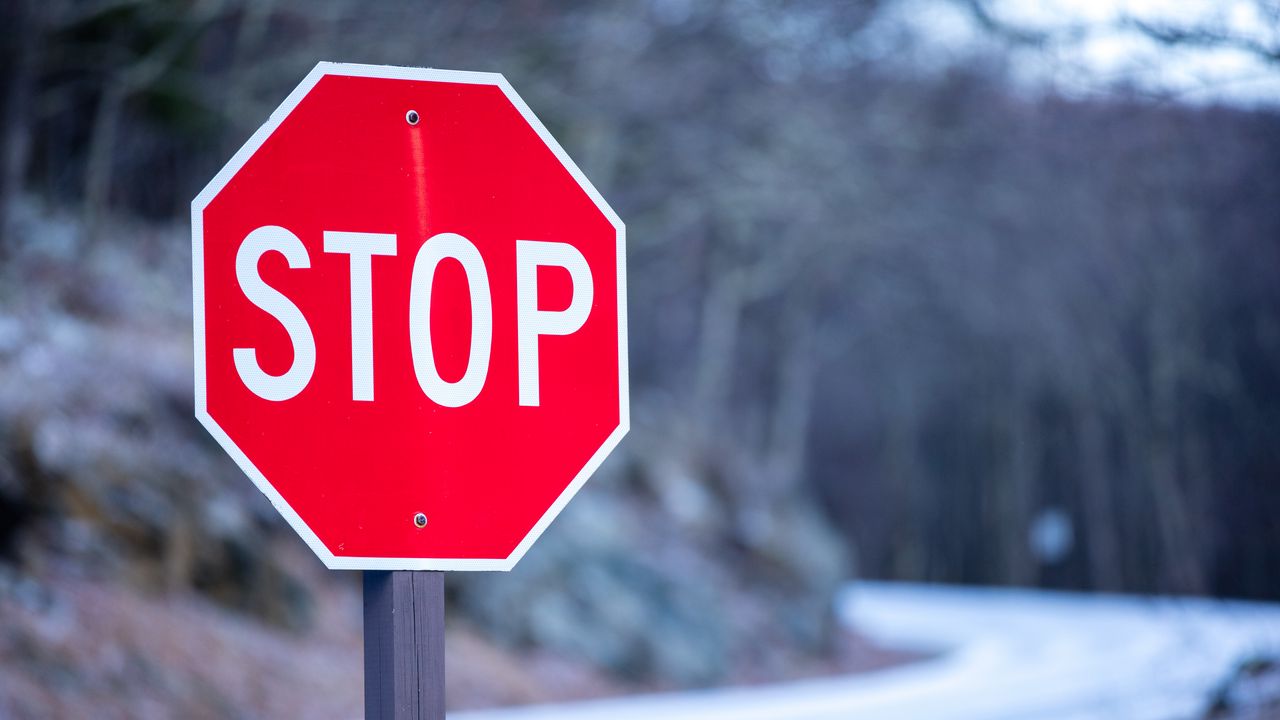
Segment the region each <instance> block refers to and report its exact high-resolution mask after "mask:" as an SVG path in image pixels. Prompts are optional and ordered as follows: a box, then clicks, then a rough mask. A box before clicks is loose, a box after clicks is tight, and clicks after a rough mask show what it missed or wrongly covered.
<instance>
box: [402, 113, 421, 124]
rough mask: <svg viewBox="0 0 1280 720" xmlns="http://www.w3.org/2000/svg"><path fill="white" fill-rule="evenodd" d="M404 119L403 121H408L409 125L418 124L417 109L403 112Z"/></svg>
mask: <svg viewBox="0 0 1280 720" xmlns="http://www.w3.org/2000/svg"><path fill="white" fill-rule="evenodd" d="M404 120H405V122H407V123H409V124H410V125H417V124H418V111H417V110H410V111H409V112H407V113H405V114H404Z"/></svg>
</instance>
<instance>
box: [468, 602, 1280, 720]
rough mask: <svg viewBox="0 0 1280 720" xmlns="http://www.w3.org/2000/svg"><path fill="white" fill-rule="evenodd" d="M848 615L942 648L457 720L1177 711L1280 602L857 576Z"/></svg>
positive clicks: (865, 625)
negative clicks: (796, 678) (858, 671)
mask: <svg viewBox="0 0 1280 720" xmlns="http://www.w3.org/2000/svg"><path fill="white" fill-rule="evenodd" d="M837 602H838V605H837V607H838V611H839V612H840V615H841V618H842V620H843V621H844V622H846V623H848V624H849V625H851V626H853V627H857V628H858V630H859V632H862V633H864V634H866V635H869V636H870V637H872V638H873V639H876V640H877V641H879V642H880V643H882V644H884V645H887V646H890V647H898V648H904V649H918V650H925V651H928V652H931V653H936V654H935V655H933V657H932V658H931V659H929V660H925V661H922V662H917V663H914V664H910V665H903V666H898V667H895V668H891V669H888V670H882V671H879V672H874V673H867V674H863V675H856V676H850V677H841V678H827V679H821V680H808V681H803V682H795V683H787V684H781V685H773V686H764V687H751V688H729V689H713V690H701V691H691V692H683V693H670V694H662V695H650V696H641V697H631V698H617V699H609V700H598V701H589V702H579V703H569V704H563V705H547V706H534V707H523V708H502V709H494V710H485V711H479V712H468V713H458V714H457V715H454V716H452V717H456V718H459V719H460V720H550V719H551V718H561V719H564V720H595V719H597V718H599V719H601V720H603V719H605V718H608V719H609V720H641V719H644V720H650V719H652V718H661V719H662V720H683V719H684V718H702V719H704V720H705V719H708V718H710V719H713V720H714V719H723V720H731V719H732V720H836V719H837V718H840V719H844V718H855V717H866V718H871V717H874V718H936V717H947V718H958V719H963V718H972V719H974V720H977V719H979V718H982V719H985V718H1052V719H1053V720H1059V719H1061V720H1066V719H1068V718H1070V719H1076V718H1081V719H1084V718H1126V719H1127V718H1135V719H1141V718H1182V717H1193V716H1198V715H1199V714H1200V713H1202V712H1203V710H1204V707H1205V704H1206V702H1207V699H1208V696H1209V693H1210V691H1211V689H1212V688H1213V687H1214V686H1215V685H1216V684H1217V683H1218V682H1219V681H1221V680H1222V679H1223V678H1224V677H1225V676H1226V675H1227V673H1228V672H1229V671H1230V670H1231V668H1232V667H1233V666H1234V664H1235V663H1236V662H1238V661H1239V660H1241V659H1243V658H1245V657H1248V656H1250V655H1254V654H1258V653H1268V652H1270V653H1274V652H1276V651H1278V650H1280V604H1265V603H1248V602H1235V601H1221V600H1210V599H1185V598H1167V597H1157V598H1142V597H1133V596H1119V595H1085V594H1075V593H1056V592H1045V591H1035V590H1015V589H992V588H969V587H946V586H930V585H914V584H901V583H881V582H859V583H857V584H856V585H853V586H850V587H849V588H847V589H846V590H845V591H844V592H843V593H842V594H841V596H840V598H839V599H838V601H837Z"/></svg>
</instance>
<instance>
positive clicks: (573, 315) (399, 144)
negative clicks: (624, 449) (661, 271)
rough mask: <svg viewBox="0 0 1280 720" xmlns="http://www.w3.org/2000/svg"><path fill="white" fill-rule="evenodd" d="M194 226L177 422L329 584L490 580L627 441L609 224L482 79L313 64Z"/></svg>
mask: <svg viewBox="0 0 1280 720" xmlns="http://www.w3.org/2000/svg"><path fill="white" fill-rule="evenodd" d="M191 224H192V249H193V258H194V261H193V262H194V272H193V277H194V285H195V289H194V304H195V366H196V415H197V417H198V418H199V419H200V421H201V422H202V423H203V424H204V426H205V427H206V428H207V429H208V430H209V432H210V433H212V434H213V436H214V437H215V438H217V440H218V442H219V443H221V445H222V447H223V448H224V449H225V450H226V451H227V452H228V453H229V454H230V455H231V456H232V457H233V458H235V460H236V462H237V463H239V465H240V467H241V468H242V469H243V470H244V471H245V473H246V474H248V475H249V477H250V478H252V479H253V481H254V482H255V483H256V484H257V485H258V487H259V488H260V489H261V490H262V492H264V493H266V495H267V497H268V498H270V499H271V502H272V503H273V504H274V505H275V506H276V508H277V509H278V510H279V511H280V512H281V514H283V515H284V517H285V518H286V519H288V521H289V523H290V524H292V525H293V528H294V530H296V531H297V532H298V534H300V535H301V536H302V537H303V539H304V540H306V541H307V543H308V544H309V545H310V546H311V548H312V549H313V550H314V551H315V552H316V554H317V555H319V556H320V558H321V559H322V560H323V561H324V563H325V564H326V565H328V566H329V567H331V568H345V569H380V570H390V569H412V570H426V569H434V570H507V569H510V568H511V567H512V566H513V565H514V564H515V563H516V562H517V561H518V560H519V559H520V557H521V556H522V555H523V554H524V553H525V551H526V550H528V548H529V546H530V545H531V544H532V543H533V541H534V540H536V539H537V537H538V535H539V534H541V533H542V531H543V530H544V529H545V528H546V527H547V525H548V524H549V523H550V522H551V520H552V519H553V518H554V517H555V516H556V514H557V513H558V512H559V511H560V510H561V509H562V508H563V507H564V505H565V503H567V502H568V501H569V499H570V498H571V497H572V496H573V494H574V493H575V492H576V491H577V490H578V488H579V487H581V485H582V484H583V483H584V482H586V480H587V477H588V476H590V475H591V473H592V472H593V471H594V470H595V469H596V468H597V467H598V466H599V465H600V463H601V462H602V461H603V460H604V458H605V456H607V455H608V454H609V452H610V451H611V450H612V449H613V447H614V446H616V445H617V444H618V441H619V440H620V439H621V438H622V436H623V435H624V434H626V432H627V423H628V408H627V342H626V337H627V333H626V327H627V326H626V303H625V299H626V288H625V280H626V274H625V263H624V261H625V258H624V236H623V226H622V222H621V221H620V220H619V219H618V217H617V215H615V214H614V212H613V211H612V210H611V209H610V208H609V206H608V205H607V204H606V203H605V201H604V200H603V198H601V197H600V194H599V193H598V192H596V190H595V188H593V187H592V186H591V183H589V182H588V181H587V179H586V178H585V177H584V176H583V175H582V172H581V171H580V170H579V169H578V168H577V166H576V165H574V164H573V161H572V160H570V159H569V157H568V156H567V155H566V154H565V152H564V150H563V149H562V148H561V147H560V146H559V145H558V144H557V143H556V141H555V140H554V139H553V138H552V137H551V135H550V133H548V132H547V129H546V128H545V127H543V125H542V123H541V122H539V121H538V119H537V118H536V117H534V115H533V113H532V112H531V111H530V110H529V107H528V106H527V105H525V103H524V101H523V100H521V99H520V97H519V96H518V95H516V93H515V91H514V90H513V89H512V88H511V86H510V85H509V84H508V83H507V81H506V80H505V79H504V78H503V77H502V76H501V75H493V74H485V73H466V72H451V71H445V70H428V69H417V68H394V67H378V66H364V65H339V64H332V63H321V64H320V65H318V66H316V68H315V69H314V70H312V71H311V73H310V74H309V75H308V76H307V77H306V79H305V80H303V82H302V84H300V85H299V86H298V87H297V89H295V90H294V91H293V93H291V94H290V95H289V97H288V98H287V99H286V100H285V102H284V104H283V105H281V106H280V108H279V109H277V110H276V111H275V112H274V113H273V114H272V115H271V119H270V120H269V121H268V122H267V124H266V125H264V126H263V127H262V128H261V129H259V130H258V132H257V133H255V134H254V136H253V137H252V138H251V139H250V140H249V142H248V143H246V144H245V146H244V147H243V148H241V149H240V151H239V152H238V153H236V155H235V157H233V158H232V159H231V162H229V163H228V164H227V166H226V167H224V168H223V169H222V170H221V171H220V172H219V173H218V174H217V176H216V177H214V179H213V181H212V182H210V183H209V186H208V187H206V188H205V189H204V191H203V192H201V193H200V195H199V197H197V198H196V199H195V201H194V202H193V203H192V206H191Z"/></svg>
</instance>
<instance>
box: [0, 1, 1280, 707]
mask: <svg viewBox="0 0 1280 720" xmlns="http://www.w3.org/2000/svg"><path fill="white" fill-rule="evenodd" d="M1250 7H1253V8H1254V10H1253V12H1254V13H1255V16H1256V18H1258V19H1259V21H1260V22H1261V23H1262V27H1261V31H1262V35H1261V36H1237V35H1233V34H1231V33H1229V32H1226V31H1225V30H1221V29H1220V28H1217V27H1216V26H1194V27H1189V26H1182V25H1178V24H1176V23H1174V24H1160V23H1153V22H1147V21H1138V20H1131V21H1129V24H1128V25H1127V26H1126V29H1127V30H1128V31H1131V32H1133V33H1136V34H1137V35H1139V36H1141V37H1143V38H1145V41H1146V42H1148V43H1150V44H1151V45H1152V46H1153V47H1156V48H1159V49H1160V51H1161V52H1168V53H1176V52H1182V51H1183V50H1185V49H1187V48H1199V49H1208V50H1215V51H1217V50H1221V51H1229V52H1234V53H1240V54H1244V55H1248V56H1250V57H1253V58H1255V59H1256V60H1257V61H1258V62H1259V63H1260V64H1261V66H1263V67H1267V68H1271V69H1272V70H1273V71H1275V72H1276V73H1280V6H1277V5H1276V4H1275V3H1273V2H1266V1H1265V0H1259V2H1257V3H1256V5H1251V6H1250ZM904 8H905V9H904ZM931 8H932V9H931ZM944 10H945V11H946V12H948V13H951V14H952V15H954V16H957V17H962V18H964V19H966V21H967V22H969V23H970V24H971V25H973V26H975V27H977V28H978V29H979V30H980V31H981V32H982V33H983V34H984V36H985V37H986V38H988V40H989V41H988V42H984V43H982V44H980V45H979V46H977V48H976V49H973V50H970V51H965V52H960V51H955V50H949V51H947V52H945V53H942V54H941V55H939V53H938V52H937V51H936V47H934V45H933V44H932V40H931V38H930V37H929V36H928V35H927V34H925V33H922V32H920V31H919V30H918V28H916V26H914V25H912V24H911V23H901V22H897V21H896V20H895V18H898V19H901V18H903V17H911V16H913V15H916V14H920V13H930V12H935V11H937V12H942V11H944ZM913 28H916V29H913ZM1062 32H1063V33H1064V35H1066V36H1067V37H1058V36H1056V35H1055V34H1054V31H1051V30H1045V29H1029V28H1027V27H1026V26H1023V25H1020V24H1017V23H1009V22H1005V21H1004V20H1003V19H1002V18H1001V17H999V16H998V15H997V14H995V13H994V12H993V11H992V9H991V8H989V7H987V6H986V5H984V4H982V3H980V2H962V1H956V2H947V1H946V0H940V1H939V2H935V3H932V4H930V3H924V2H919V1H915V2H908V1H907V0H901V1H899V2H894V0H860V1H858V2H841V1H838V0H801V1H798V2H784V1H783V0H709V1H708V2H691V1H688V0H650V1H649V2H600V3H560V2H550V1H548V0H521V1H519V2H510V3H499V2H486V1H477V2H466V3H462V2H459V3H426V2H421V3H409V2H394V3H393V2H386V3H382V2H379V3H355V2H337V1H335V0H307V1H305V2H304V1H303V0H260V1H250V0H173V1H171V2H141V1H139V0H103V1H91V0H85V1H81V2H72V1H70V0H46V1H41V2H37V1H35V0H9V1H8V2H5V3H3V6H2V7H0V58H2V59H0V658H3V662H2V663H0V667H2V668H3V669H0V715H5V710H6V706H5V705H4V704H3V703H4V702H8V703H10V704H9V705H8V706H7V709H8V710H9V712H10V713H11V714H13V715H17V716H24V715H25V714H26V713H27V712H31V713H32V714H35V711H34V710H33V708H42V709H48V708H54V709H55V710H57V711H59V712H62V713H66V714H69V715H76V714H80V715H84V714H85V712H84V711H85V710H86V709H87V708H94V709H95V711H96V713H101V712H103V711H104V708H108V707H114V706H112V705H110V703H120V704H121V707H126V708H128V710H127V711H125V713H124V714H125V715H128V716H142V715H145V714H146V712H143V710H145V709H147V708H150V709H151V711H154V712H155V713H158V714H159V716H165V715H169V714H172V713H181V711H190V712H194V713H197V714H200V715H208V716H232V717H234V716H240V715H242V714H249V715H257V714H267V715H281V716H307V717H313V716H325V715H329V714H337V715H341V714H343V713H347V714H354V713H358V708H359V707H360V705H359V689H360V686H359V682H360V681H359V668H360V664H359V656H358V644H359V596H358V592H357V591H356V587H357V585H356V584H355V583H354V582H353V580H352V577H350V575H351V574H345V573H340V574H326V573H325V572H324V571H323V569H322V568H321V567H320V565H319V563H318V562H317V561H315V560H314V559H313V558H311V557H310V556H309V554H308V551H307V550H306V548H305V546H303V545H302V544H301V543H300V542H299V541H297V539H296V538H295V537H294V536H293V534H292V533H291V532H290V531H289V530H288V528H287V527H286V526H285V525H284V523H283V522H282V521H280V520H279V519H278V518H277V517H276V515H275V513H274V511H273V510H272V508H271V507H270V505H269V504H268V503H267V502H266V501H265V500H264V499H263V498H262V497H260V496H259V495H258V494H257V491H256V490H255V489H254V488H253V486H252V484H251V483H250V482H248V481H247V480H246V479H245V478H243V477H242V476H241V474H240V473H239V471H238V470H237V469H236V467H235V466H234V464H232V463H231V461H230V460H228V459H227V458H225V457H223V456H222V453H221V451H220V450H219V449H218V448H217V447H216V445H215V444H214V443H213V441H212V440H211V439H209V438H207V437H206V436H205V434H204V433H203V431H202V430H201V429H200V428H199V427H198V426H197V424H196V423H195V421H194V419H193V418H192V399H191V398H192V389H191V337H190V333H191V328H190V312H191V311H190V307H191V305H190V241H189V230H188V227H187V225H186V217H187V212H188V204H189V202H190V200H191V198H192V197H194V196H195V195H196V193H197V192H198V191H199V189H200V188H201V187H202V186H203V184H204V183H205V182H206V181H207V180H208V179H209V178H211V177H212V176H213V174H214V173H215V172H216V171H217V169H218V168H219V167H221V165H222V164H223V163H224V162H225V161H226V160H227V159H228V158H229V157H230V156H231V155H232V154H233V153H234V151H235V150H236V149H237V148H238V147H239V146H240V145H241V144H242V143H243V142H244V140H245V139H246V138H247V137H248V136H249V135H250V134H251V133H252V132H253V130H255V129H256V128H257V127H258V126H259V125H260V124H261V123H262V122H264V121H265V120H266V118H267V116H268V115H269V114H270V112H271V110H272V109H274V107H275V106H276V105H277V104H278V103H279V101H280V100H281V99H282V98H283V97H284V96H285V95H286V94H287V93H288V91H289V90H290V89H291V88H292V87H293V86H294V85H295V84H296V83H297V82H298V81H299V80H300V79H301V78H302V77H303V76H304V75H305V74H306V72H307V71H308V70H309V69H310V68H311V67H312V66H313V65H314V64H315V62H316V61H318V60H322V59H323V60H337V61H345V62H370V63H388V64H399V65H428V66H440V67H447V68H455V69H469V70H486V71H497V72H502V73H504V74H505V75H506V76H507V78H508V79H509V80H510V81H511V82H512V83H513V85H514V86H515V87H516V88H517V89H518V90H519V91H520V93H521V94H522V95H523V96H524V98H525V99H526V100H527V101H528V102H529V104H530V105H531V106H532V108H533V109H534V111H535V112H536V113H538V115H539V116H540V117H541V118H542V120H543V121H544V122H545V123H546V124H547V125H548V127H549V128H550V129H551V131H552V133H553V134H554V135H555V136H556V137H557V138H558V139H559V141H560V142H561V144H562V145H564V146H565V148H566V149H567V150H568V151H569V153H570V154H571V155H572V156H573V157H574V158H575V160H576V161H577V162H578V164H579V165H580V166H581V167H582V168H583V170H584V171H585V173H586V174H587V175H588V176H589V177H590V178H591V179H592V181H593V183H594V184H595V185H596V186H597V187H598V188H599V189H600V190H601V192H602V193H603V194H604V195H605V197H607V198H608V199H609V201H610V203H611V205H612V206H613V207H614V208H615V209H616V210H617V211H618V213H619V215H621V216H622V218H623V219H624V220H625V221H626V223H627V225H628V240H629V248H628V251H629V252H628V270H629V273H630V280H629V285H630V302H629V304H630V312H631V315H630V325H631V330H630V332H631V340H630V346H631V353H632V356H631V366H632V383H633V389H632V392H633V398H634V399H633V408H634V410H633V412H634V415H635V417H634V421H633V426H634V430H633V434H632V435H631V436H630V437H629V438H628V439H627V440H626V441H625V442H624V444H623V447H622V449H620V450H619V452H618V453H616V454H615V457H614V458H612V459H611V460H610V461H609V463H608V464H607V465H606V467H605V468H604V470H603V471H602V474H601V475H600V476H599V477H597V479H596V480H593V481H592V483H591V484H589V485H588V486H587V489H586V491H584V492H583V493H581V494H580V495H579V496H578V499H576V500H575V502H574V503H573V504H572V505H571V506H570V508H569V510H567V511H566V513H565V514H564V515H563V516H562V517H561V518H560V519H559V520H557V522H556V523H555V524H554V525H553V527H552V528H551V530H550V531H549V532H548V533H547V535H546V536H545V539H544V540H543V541H542V542H540V543H539V545H538V546H537V547H536V548H534V549H533V551H531V552H530V554H529V555H528V557H527V558H526V559H525V560H524V561H523V562H522V564H521V565H520V566H519V568H517V570H516V571H515V572H513V573H511V574H509V575H465V576H464V575H460V574H453V575H450V576H449V578H448V586H449V593H450V602H451V603H452V604H453V607H454V609H455V612H453V613H452V616H451V620H450V622H451V626H450V633H451V635H450V654H451V655H450V657H451V660H450V662H451V668H450V673H451V674H450V677H449V682H450V693H451V696H450V701H451V703H452V704H454V705H456V706H465V705H483V704H488V703H495V702H517V701H528V700H540V699H549V698H554V697H563V696H580V695H596V694H602V693H609V692H623V691H632V690H639V689H649V688H659V687H671V686H682V685H705V684H711V683H721V682H756V681H763V680H769V679H777V678H782V677H792V676H796V675H805V674H813V673H820V672H829V671H833V670H838V669H849V668H853V669H857V668H863V667H870V666H874V665H876V664H881V663H886V662H894V661H896V660H897V659H899V658H895V657H893V654H892V653H890V652H888V651H885V650H883V649H878V648H874V647H869V646H868V645H867V644H866V643H865V642H863V641H860V640H859V639H858V638H856V637H853V636H850V637H845V636H843V635H842V634H841V633H840V632H837V631H836V630H835V629H834V627H833V620H832V617H831V612H830V602H831V598H832V596H833V593H834V592H835V590H836V588H838V587H839V586H840V585H841V584H842V583H844V582H846V581H848V580H850V579H852V578H855V577H873V578H892V579H911V580H928V581H938V582H952V583H987V584H1015V585H1030V586H1047V587H1057V588H1070V589H1078V590H1106V591H1124V592H1138V593H1172V594H1211V595H1223V596H1239V597H1251V598H1271V599H1276V598H1280V552H1278V551H1277V550H1278V549H1280V111H1277V102H1276V101H1277V100H1278V99H1280V93H1276V94H1273V95H1272V96H1270V100H1268V99H1267V98H1266V97H1263V98H1261V99H1257V98H1255V99H1253V100H1249V99H1245V100H1240V99H1232V100H1230V101H1229V102H1228V101H1220V100H1215V99H1214V98H1213V97H1210V98H1209V99H1207V100H1206V99H1203V98H1197V97H1191V98H1188V97H1185V96H1183V95H1180V94H1179V93H1177V92H1164V91H1161V90H1159V89H1153V88H1152V87H1149V86H1146V85H1143V84H1142V83H1135V82H1132V81H1131V80H1123V81H1120V82H1117V83H1099V84H1098V85H1096V86H1092V87H1085V88H1082V87H1081V86H1079V85H1074V86H1071V87H1063V86H1061V85H1056V84H1054V83H1052V82H1046V83H1039V84H1035V85H1028V83H1027V82H1026V81H1025V79H1024V78H1023V75H1024V74H1025V73H1024V71H1025V68H1024V67H1022V62H1023V61H1024V60H1025V58H1026V57H1027V55H1026V53H1027V52H1028V51H1029V52H1032V53H1043V52H1048V49H1051V48H1052V47H1054V46H1055V43H1058V42H1070V41H1071V40H1072V38H1073V37H1074V36H1075V35H1078V34H1079V33H1080V32H1081V30H1080V28H1076V27H1067V28H1066V29H1065V30H1063V31H1062ZM1260 37H1261V39H1259V38H1260ZM263 627H265V628H267V629H266V630H260V629H259V628H263ZM86 638H88V639H86ZM73 640H74V641H73ZM353 653H354V654H353ZM304 657H305V658H306V659H300V658H304ZM220 658H223V659H227V662H226V663H225V665H226V667H223V664H220V663H222V660H220ZM232 666H235V667H232ZM353 676H354V677H353ZM282 687H289V688H293V691H292V693H290V692H281V691H280V689H281V688H282ZM335 688H342V689H340V690H338V689H335ZM268 689H269V691H268ZM319 690H324V691H325V692H326V693H327V695H328V697H320V693H319V692H318V691H319ZM335 693H336V694H337V696H340V697H339V699H336V700H335V699H334V697H335ZM343 702H346V703H348V704H349V706H350V707H348V706H347V705H343ZM103 703H108V704H106V705H104V704H103ZM282 703H294V704H293V705H287V704H283V705H282ZM308 703H310V704H308ZM300 710H301V711H300ZM348 710H350V712H348ZM308 711H309V712H308ZM89 714H95V713H92V712H91V713H89ZM99 716H100V715H99Z"/></svg>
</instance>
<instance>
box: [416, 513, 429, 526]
mask: <svg viewBox="0 0 1280 720" xmlns="http://www.w3.org/2000/svg"><path fill="white" fill-rule="evenodd" d="M413 524H414V525H417V526H418V528H419V529H422V528H424V527H426V526H427V516H426V514H425V513H418V514H417V515H414V516H413Z"/></svg>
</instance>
